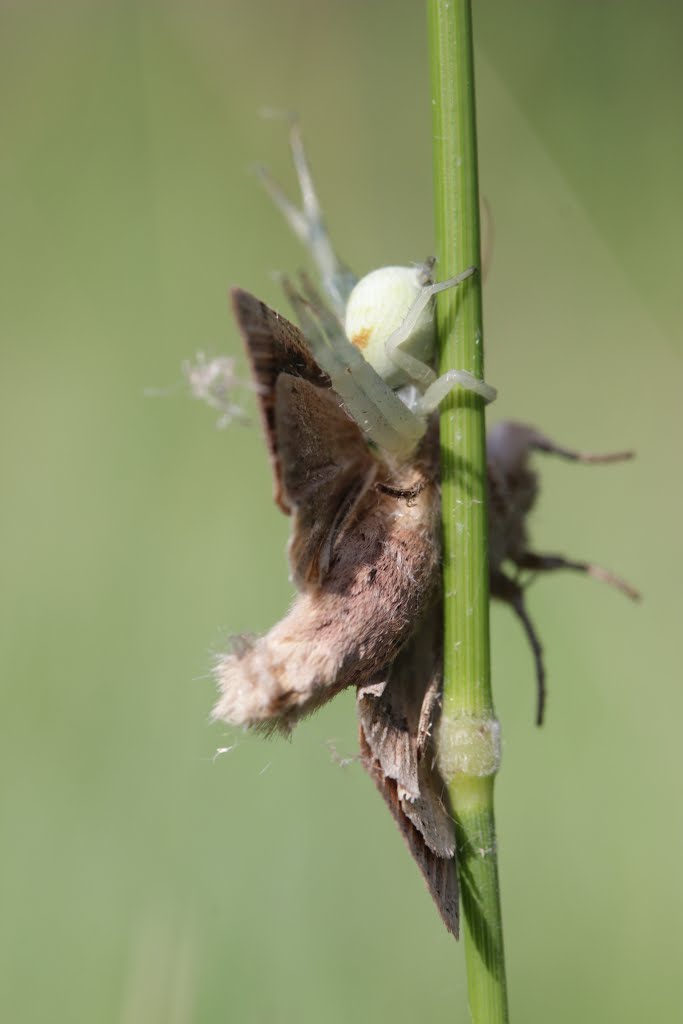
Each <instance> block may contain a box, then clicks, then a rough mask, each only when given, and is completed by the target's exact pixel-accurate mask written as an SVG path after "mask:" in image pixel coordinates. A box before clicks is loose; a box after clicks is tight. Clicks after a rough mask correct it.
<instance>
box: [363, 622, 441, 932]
mask: <svg viewBox="0 0 683 1024" xmlns="http://www.w3.org/2000/svg"><path fill="white" fill-rule="evenodd" d="M440 637H441V615H440V607H439V606H438V605H436V606H435V605H432V606H431V607H430V609H429V612H428V614H427V615H426V616H425V618H424V619H423V621H422V622H421V624H420V626H419V627H418V629H417V631H416V633H415V634H414V635H413V637H412V638H411V639H410V640H409V641H408V642H407V643H406V645H405V646H404V647H403V648H402V650H401V651H400V653H399V655H398V657H397V658H396V660H395V661H394V663H393V664H392V666H391V668H390V669H389V673H388V675H387V679H386V681H385V682H380V683H375V684H371V685H368V686H364V687H359V690H358V698H357V709H358V717H359V723H360V747H361V761H362V764H363V766H364V768H365V769H366V771H367V772H368V774H369V775H370V777H371V778H372V779H373V780H374V782H375V785H376V786H377V788H378V789H379V791H380V793H381V794H382V796H383V798H384V800H385V802H386V804H387V806H388V807H389V810H390V811H391V813H392V815H393V817H394V820H395V821H396V824H397V825H398V827H399V831H400V832H401V834H402V835H403V837H404V839H405V840H406V842H407V844H408V848H409V850H410V852H411V854H412V856H413V858H414V860H415V861H416V863H417V865H418V867H419V868H420V871H421V872H422V874H423V876H424V879H425V881H426V883H427V887H428V889H429V891H430V893H431V895H432V898H433V899H434V902H435V903H436V906H437V908H438V910H439V913H440V914H441V917H442V919H443V921H444V924H445V925H446V928H447V929H448V930H449V931H450V932H452V933H453V934H454V935H456V936H457V934H458V882H457V874H456V870H455V825H454V822H453V818H452V816H451V814H450V809H449V805H448V794H447V792H446V787H445V785H444V783H443V780H442V779H441V777H440V775H439V773H438V771H437V770H436V767H435V765H434V750H433V743H432V733H433V727H434V724H435V717H436V715H437V713H438V710H439V699H438V696H439V691H440V674H441V643H440Z"/></svg>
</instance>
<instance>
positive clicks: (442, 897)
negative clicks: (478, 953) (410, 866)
mask: <svg viewBox="0 0 683 1024" xmlns="http://www.w3.org/2000/svg"><path fill="white" fill-rule="evenodd" d="M360 754H361V761H362V764H363V766H364V768H365V770H366V771H367V773H368V775H369V776H370V778H371V779H372V780H373V781H374V783H375V785H376V786H377V789H378V790H379V792H380V793H381V795H382V797H383V798H384V801H385V803H386V805H387V807H388V808H389V810H390V811H391V814H392V816H393V818H394V821H395V822H396V824H397V825H398V828H399V831H400V833H401V835H402V836H403V838H404V839H405V841H406V843H407V845H408V849H409V850H410V853H411V855H412V857H413V860H414V861H415V863H416V864H417V866H418V867H419V869H420V871H421V872H422V876H423V878H424V880H425V882H426V883H427V888H428V889H429V892H430V894H431V897H432V899H433V900H434V902H435V904H436V907H437V910H438V911H439V914H440V915H441V919H442V921H443V923H444V924H445V925H446V928H447V929H448V931H449V932H451V934H452V935H455V937H456V938H457V937H458V931H459V913H458V876H457V874H456V870H455V857H439V856H438V855H437V854H436V853H434V851H433V850H432V849H431V848H430V846H429V845H428V844H427V841H426V840H425V837H424V835H423V834H422V832H421V831H420V830H419V829H418V828H417V827H416V826H415V824H414V823H413V821H412V820H411V819H410V818H409V817H408V815H407V814H406V813H405V801H403V800H401V799H400V797H399V795H398V786H397V784H396V782H395V781H394V780H393V779H389V778H387V777H386V775H384V773H383V772H382V769H381V768H380V766H379V762H378V761H376V760H375V758H374V757H373V756H372V751H371V750H370V747H369V745H368V743H367V740H366V739H365V734H364V732H363V728H362V726H361V729H360Z"/></svg>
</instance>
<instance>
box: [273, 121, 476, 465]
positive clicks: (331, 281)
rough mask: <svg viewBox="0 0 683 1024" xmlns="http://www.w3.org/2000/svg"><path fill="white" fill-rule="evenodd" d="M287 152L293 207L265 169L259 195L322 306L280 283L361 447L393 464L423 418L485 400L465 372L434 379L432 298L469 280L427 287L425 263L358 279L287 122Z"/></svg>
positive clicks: (467, 273)
mask: <svg viewBox="0 0 683 1024" xmlns="http://www.w3.org/2000/svg"><path fill="white" fill-rule="evenodd" d="M290 145H291V150H292V158H293V161H294V167H295V170H296V174H297V178H298V181H299V188H300V191H301V200H302V207H301V209H299V208H298V207H297V206H295V205H294V203H292V202H291V200H289V199H288V198H287V196H286V195H285V193H284V192H283V191H282V189H281V188H280V186H279V185H278V184H277V182H276V181H275V180H274V179H273V178H272V177H271V175H270V174H269V173H268V171H267V170H266V169H265V168H264V167H259V168H258V174H259V177H260V178H261V181H262V183H263V185H264V186H265V188H266V191H267V192H268V194H269V195H270V197H271V198H272V200H273V201H274V203H275V205H276V206H277V207H278V208H279V209H280V211H281V212H282V214H283V215H284V217H285V219H286V220H287V222H288V224H289V225H290V227H291V228H292V230H293V231H294V233H295V234H296V235H297V237H298V238H299V239H300V240H301V241H302V242H303V243H304V244H305V245H306V247H307V248H308V249H309V251H310V253H311V256H312V258H313V261H314V263H315V265H316V268H317V270H318V274H319V276H320V280H321V283H322V286H323V289H324V292H325V294H326V297H327V299H328V300H329V302H330V306H331V308H328V306H326V305H325V302H324V301H323V299H321V297H320V296H319V295H318V293H317V292H316V291H315V289H314V288H313V286H312V284H311V283H310V281H309V280H308V279H307V278H306V277H303V276H302V283H303V294H300V293H299V292H298V291H297V290H296V289H295V288H294V286H293V285H292V283H291V282H290V281H289V280H287V279H285V280H284V281H283V284H284V287H285V291H286V293H287V296H288V298H289V300H290V302H291V303H292V305H293V307H294V309H295V311H296V314H297V316H298V318H299V322H300V324H301V327H302V330H303V332H304V336H305V338H306V341H307V342H308V344H309V346H310V348H311V351H312V353H313V355H314V356H315V358H316V360H317V361H318V363H319V364H320V366H321V367H322V368H323V369H324V370H325V372H326V373H327V374H328V376H329V377H330V380H331V383H332V387H333V388H334V389H335V390H336V391H337V392H338V394H339V395H340V396H341V398H342V399H343V400H344V403H345V405H346V407H347V409H348V411H349V412H350V414H351V415H352V416H353V418H354V419H355V420H356V421H357V422H358V423H359V425H360V426H361V427H362V428H363V430H364V431H365V432H366V434H367V436H368V437H369V439H370V440H371V441H372V442H373V443H375V444H377V445H378V446H380V447H381V448H383V449H384V450H385V451H388V452H391V453H393V454H395V455H397V456H399V457H401V456H407V455H409V454H410V453H411V452H412V451H413V450H414V449H415V447H416V445H417V444H418V442H419V440H420V438H421V437H422V436H423V434H424V432H425V429H426V421H427V417H428V416H429V415H430V413H432V412H434V411H435V410H436V409H437V408H438V406H439V404H440V403H441V402H442V401H443V399H444V398H445V397H446V396H447V395H448V394H449V393H450V392H451V391H453V390H454V388H456V387H462V388H465V389H466V390H469V391H473V392H474V393H475V394H477V395H479V396H480V397H481V398H483V399H484V401H485V402H492V401H493V400H494V399H495V397H496V391H495V388H492V387H491V386H490V385H489V384H487V383H486V382H485V381H483V380H479V379H478V378H476V377H475V376H474V375H473V374H471V373H469V372H468V371H467V370H449V371H448V372H447V373H445V374H443V375H442V376H440V377H437V375H436V373H435V372H434V369H433V368H432V366H431V363H432V361H433V359H434V355H435V347H436V335H435V324H434V297H435V296H436V295H437V294H438V293H439V292H442V291H445V290H446V289H448V288H453V287H456V286H457V285H459V284H461V283H462V282H463V281H466V280H467V279H468V278H469V277H471V276H472V274H474V273H475V268H474V267H469V268H467V269H466V270H464V271H463V272H462V273H460V274H458V275H457V276H456V277H453V278H450V279H449V280H447V281H441V282H438V283H435V282H434V281H433V280H432V269H433V266H434V261H433V260H431V261H429V262H427V263H425V264H423V265H422V266H419V267H382V268H380V269H379V270H374V271H371V272H370V273H369V274H366V276H365V277H363V278H361V279H360V280H358V279H357V278H356V277H355V275H354V274H353V273H352V272H351V271H350V270H349V268H348V267H347V266H346V265H345V264H344V263H343V262H342V260H340V259H339V257H338V256H337V254H336V252H335V250H334V247H333V246H332V243H331V241H330V237H329V235H328V233H327V228H326V226H325V222H324V219H323V215H322V210H321V207H320V203H319V201H318V197H317V194H316V191H315V187H314V185H313V179H312V176H311V172H310V168H309V165H308V160H307V157H306V152H305V149H304V145H303V139H302V136H301V130H300V127H299V124H298V121H297V120H296V119H295V118H290Z"/></svg>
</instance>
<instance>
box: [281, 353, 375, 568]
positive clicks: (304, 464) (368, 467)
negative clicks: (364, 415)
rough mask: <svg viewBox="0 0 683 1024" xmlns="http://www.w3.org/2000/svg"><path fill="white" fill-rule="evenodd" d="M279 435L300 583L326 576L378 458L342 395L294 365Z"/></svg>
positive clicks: (284, 380) (285, 380)
mask: <svg viewBox="0 0 683 1024" xmlns="http://www.w3.org/2000/svg"><path fill="white" fill-rule="evenodd" d="M275 435H276V440H277V450H278V453H279V461H280V474H281V481H282V494H283V497H284V500H285V502H286V503H287V505H288V506H289V507H290V508H292V509H293V510H294V511H295V522H294V524H293V528H292V535H291V539H290V546H289V558H290V564H291V566H292V574H293V576H294V580H295V582H296V583H297V585H298V586H299V587H302V586H304V585H305V584H308V583H312V582H313V583H318V582H321V581H322V580H323V579H324V578H325V576H326V574H327V570H328V569H329V565H330V562H331V560H332V556H333V554H334V550H335V548H336V546H337V545H338V544H339V543H340V542H341V541H342V538H343V537H344V535H345V533H346V530H347V528H348V527H349V526H350V525H351V523H352V522H353V517H354V512H355V511H356V508H357V506H358V503H359V501H360V500H361V498H362V497H363V496H364V495H365V494H366V492H367V491H368V488H369V487H371V486H372V483H373V482H374V480H375V476H376V473H377V467H378V464H377V462H376V460H375V458H374V457H373V455H372V454H371V452H370V449H369V448H368V445H367V443H366V441H365V438H364V437H363V434H362V432H361V430H360V428H359V427H358V425H357V424H356V423H355V421H354V420H352V419H351V418H350V417H349V416H348V415H347V413H346V412H345V411H344V409H343V408H342V405H341V401H340V399H339V396H338V395H337V394H336V393H335V392H334V391H332V390H331V389H322V388H319V387H316V386H315V385H314V384H311V383H310V382H309V381H306V380H303V379H302V378H298V377H294V376H291V375H290V374H288V373H282V374H280V376H279V378H278V381H277V384H276V388H275Z"/></svg>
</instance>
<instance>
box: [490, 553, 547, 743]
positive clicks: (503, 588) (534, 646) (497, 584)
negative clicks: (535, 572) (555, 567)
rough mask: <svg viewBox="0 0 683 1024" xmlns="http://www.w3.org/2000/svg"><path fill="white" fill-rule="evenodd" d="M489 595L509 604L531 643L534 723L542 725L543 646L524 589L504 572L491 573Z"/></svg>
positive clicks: (543, 698)
mask: <svg viewBox="0 0 683 1024" xmlns="http://www.w3.org/2000/svg"><path fill="white" fill-rule="evenodd" d="M491 595H492V596H493V597H497V598H498V599H499V600H501V601H504V602H505V604H509V605H510V607H511V608H512V610H513V611H514V613H515V614H516V616H517V618H518V619H519V621H520V622H521V623H522V626H523V627H524V632H525V633H526V636H527V640H528V641H529V644H530V645H531V650H532V652H533V655H534V663H535V665H536V725H543V715H544V712H545V701H546V687H545V665H544V662H543V647H542V646H541V641H540V640H539V638H538V634H537V633H536V629H535V627H534V624H533V622H532V621H531V619H530V618H529V614H528V612H527V610H526V605H525V604H524V590H523V588H522V587H521V586H520V585H519V583H517V581H516V580H512V579H510V577H509V576H506V575H505V573H504V572H500V571H499V572H494V573H491Z"/></svg>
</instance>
